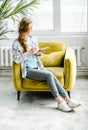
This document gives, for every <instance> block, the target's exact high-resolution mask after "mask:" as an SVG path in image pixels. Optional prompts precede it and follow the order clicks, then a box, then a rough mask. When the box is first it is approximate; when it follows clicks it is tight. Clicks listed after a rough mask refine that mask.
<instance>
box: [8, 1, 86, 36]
mask: <svg viewBox="0 0 88 130" xmlns="http://www.w3.org/2000/svg"><path fill="white" fill-rule="evenodd" d="M15 1H16V2H17V1H18V0H15ZM26 1H30V0H26ZM87 1H88V0H40V4H39V5H38V8H36V9H35V11H34V15H32V16H33V17H32V18H33V33H34V34H36V35H39V36H40V35H45V36H46V35H53V36H58V35H63V34H64V33H65V34H66V35H69V34H73V33H75V34H80V33H82V34H85V33H86V34H87V33H88V3H87ZM27 14H28V10H27ZM21 18H22V17H21ZM17 25H18V23H16V24H15V25H13V23H12V22H11V19H9V20H8V27H9V28H11V29H14V30H16V31H17Z"/></svg>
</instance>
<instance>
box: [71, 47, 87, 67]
mask: <svg viewBox="0 0 88 130" xmlns="http://www.w3.org/2000/svg"><path fill="white" fill-rule="evenodd" d="M72 48H73V49H74V51H75V55H76V63H77V67H80V66H83V65H84V49H85V48H84V47H81V46H73V47H72Z"/></svg>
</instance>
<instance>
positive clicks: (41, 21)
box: [33, 0, 53, 30]
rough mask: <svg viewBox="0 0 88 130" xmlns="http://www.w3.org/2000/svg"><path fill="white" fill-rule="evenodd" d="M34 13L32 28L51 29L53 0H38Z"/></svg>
mask: <svg viewBox="0 0 88 130" xmlns="http://www.w3.org/2000/svg"><path fill="white" fill-rule="evenodd" d="M34 14H35V15H34V17H33V18H34V25H33V30H53V0H40V4H39V5H38V8H37V9H36V10H35V9H34Z"/></svg>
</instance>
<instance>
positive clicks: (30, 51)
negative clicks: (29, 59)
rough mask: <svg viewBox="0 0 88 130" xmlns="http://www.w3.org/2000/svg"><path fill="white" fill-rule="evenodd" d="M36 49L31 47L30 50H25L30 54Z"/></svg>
mask: <svg viewBox="0 0 88 130" xmlns="http://www.w3.org/2000/svg"><path fill="white" fill-rule="evenodd" d="M36 50H37V48H36V47H32V48H31V49H30V50H28V51H27V52H28V54H32V53H34V52H35V51H36Z"/></svg>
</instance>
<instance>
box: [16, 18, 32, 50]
mask: <svg viewBox="0 0 88 130" xmlns="http://www.w3.org/2000/svg"><path fill="white" fill-rule="evenodd" d="M31 23H32V21H31V20H30V19H29V18H23V19H22V20H21V21H20V23H19V25H18V34H19V36H18V40H19V42H20V44H21V45H22V47H23V49H24V50H23V52H26V51H27V49H28V46H27V43H26V42H27V41H26V39H25V37H24V34H25V33H27V32H28V27H29V25H30V24H31Z"/></svg>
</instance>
